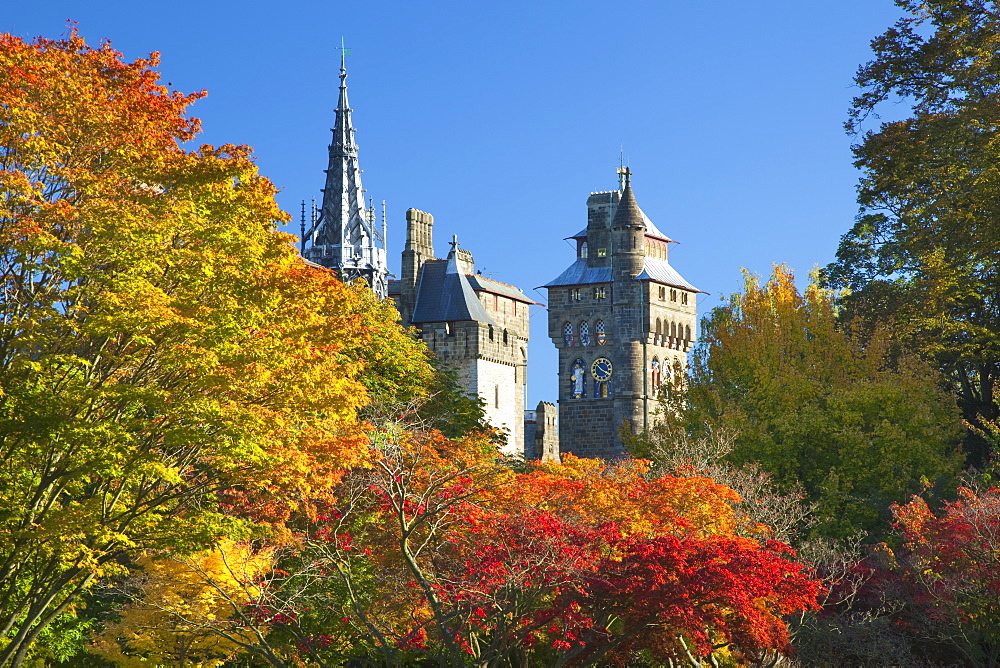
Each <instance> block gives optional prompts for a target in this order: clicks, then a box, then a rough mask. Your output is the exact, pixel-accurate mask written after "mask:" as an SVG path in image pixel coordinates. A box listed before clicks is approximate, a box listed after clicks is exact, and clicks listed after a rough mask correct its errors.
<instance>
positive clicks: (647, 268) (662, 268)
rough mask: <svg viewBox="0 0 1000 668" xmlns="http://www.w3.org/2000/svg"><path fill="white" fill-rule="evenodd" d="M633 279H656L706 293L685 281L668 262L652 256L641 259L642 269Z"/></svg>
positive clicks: (659, 281) (658, 281)
mask: <svg viewBox="0 0 1000 668" xmlns="http://www.w3.org/2000/svg"><path fill="white" fill-rule="evenodd" d="M635 280H637V281H656V282H657V283H666V284H667V285H673V286H675V287H678V288H684V289H685V290H691V291H692V292H702V293H704V294H706V295H707V294H708V293H707V292H705V291H704V290H699V289H698V288H696V287H694V286H693V285H691V284H690V283H688V282H687V281H685V280H684V277H683V276H681V275H680V274H678V273H677V270H676V269H674V268H673V267H671V266H670V263H669V262H667V261H666V260H660V259H658V258H653V257H647V258H646V259H645V260H644V261H643V265H642V271H641V272H640V273H639V275H638V276H636V277H635Z"/></svg>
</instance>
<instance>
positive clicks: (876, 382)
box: [647, 266, 960, 535]
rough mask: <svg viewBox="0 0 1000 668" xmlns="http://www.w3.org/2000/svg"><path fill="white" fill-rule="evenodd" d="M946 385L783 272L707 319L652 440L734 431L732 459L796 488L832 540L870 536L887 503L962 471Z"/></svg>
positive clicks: (818, 291) (751, 286)
mask: <svg viewBox="0 0 1000 668" xmlns="http://www.w3.org/2000/svg"><path fill="white" fill-rule="evenodd" d="M938 383H939V379H938V375H937V374H936V373H935V372H934V371H933V370H932V369H931V368H930V367H929V366H928V365H927V364H926V363H924V362H922V361H920V360H919V359H917V358H916V357H914V356H906V355H903V356H896V355H894V354H893V350H892V349H891V347H890V342H889V340H888V339H887V337H886V336H885V335H884V333H882V332H877V333H876V334H875V335H873V336H871V337H869V338H867V339H864V338H861V337H860V336H858V335H856V334H852V333H851V332H849V331H844V330H843V329H841V328H840V327H839V323H838V314H837V310H836V308H835V306H834V294H833V293H832V292H830V291H828V290H824V289H822V288H820V287H819V286H818V285H816V284H815V282H814V283H812V284H811V285H809V287H807V288H806V290H805V293H804V294H803V293H800V292H799V291H798V289H797V288H796V287H795V283H794V276H793V275H792V272H791V271H790V270H788V269H787V268H785V267H781V266H779V267H776V268H775V269H774V272H773V273H772V275H771V277H770V279H769V280H768V282H767V283H766V284H763V285H762V284H761V283H760V282H759V280H758V279H757V278H756V277H754V276H751V275H747V277H746V283H745V286H744V290H743V292H742V293H739V294H735V295H732V296H731V297H730V301H729V304H728V305H727V306H724V307H720V308H717V309H715V310H714V311H712V313H710V314H709V316H708V317H707V318H706V319H705V320H704V321H703V324H702V338H701V341H700V343H699V345H698V347H697V348H696V350H695V353H694V359H693V362H692V364H691V365H690V367H689V370H688V379H687V385H686V387H685V388H683V389H682V390H681V391H679V392H674V393H673V395H672V396H671V398H670V400H669V401H668V402H667V404H666V406H665V415H664V420H663V423H662V424H661V425H659V426H658V427H655V428H654V429H653V430H652V433H651V434H649V435H647V439H648V440H652V441H660V442H661V445H662V446H663V448H665V449H668V450H669V447H670V443H671V442H678V441H683V440H684V439H687V438H706V437H709V436H711V434H712V433H721V432H724V431H726V430H735V431H736V432H737V436H736V439H735V443H734V446H735V447H734V448H733V451H732V453H730V454H729V456H728V459H729V460H730V461H732V462H734V463H747V462H758V463H759V464H760V466H761V467H762V468H763V469H764V470H765V471H768V472H770V473H771V474H772V475H773V476H774V477H775V480H776V482H777V483H779V484H780V485H782V486H784V487H785V488H786V489H790V488H791V487H793V486H795V485H796V484H797V483H799V482H800V483H801V484H802V485H803V486H804V488H805V490H806V493H807V494H808V495H809V496H810V497H811V498H812V499H813V500H814V501H816V502H818V507H817V512H818V515H819V517H820V518H821V519H822V524H821V527H822V529H823V530H824V531H825V532H826V533H830V534H834V535H842V534H849V533H852V532H853V531H855V530H857V529H867V530H870V529H873V528H875V527H877V526H878V524H879V521H880V519H888V518H883V513H885V510H886V509H887V507H888V505H889V503H890V502H892V501H902V500H903V499H905V498H907V497H908V496H909V495H910V494H911V493H913V492H916V491H919V490H920V488H921V485H922V484H923V482H922V481H934V480H936V479H938V478H945V477H948V476H950V475H952V474H954V473H955V472H956V471H957V470H958V467H959V465H960V458H959V457H958V455H957V453H956V438H957V433H958V429H959V424H958V415H957V411H956V409H955V407H954V402H953V400H951V398H950V397H949V396H948V395H947V394H946V393H944V392H943V391H942V390H941V389H940V388H939V386H938ZM654 451H655V449H654Z"/></svg>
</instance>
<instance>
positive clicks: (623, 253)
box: [545, 168, 701, 459]
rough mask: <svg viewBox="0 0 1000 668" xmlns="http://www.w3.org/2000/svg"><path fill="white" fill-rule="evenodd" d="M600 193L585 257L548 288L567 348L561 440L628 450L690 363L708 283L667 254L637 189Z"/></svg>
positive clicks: (591, 453) (627, 181)
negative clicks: (634, 433)
mask: <svg viewBox="0 0 1000 668" xmlns="http://www.w3.org/2000/svg"><path fill="white" fill-rule="evenodd" d="M620 174H621V176H622V177H623V180H622V188H621V190H612V191H608V192H599V193H592V194H591V196H590V198H589V199H588V200H587V209H588V215H587V227H586V229H584V230H582V231H581V232H579V233H577V234H576V235H574V236H573V237H570V238H572V239H574V240H575V241H576V243H577V258H576V261H575V262H574V263H573V264H572V265H570V267H569V268H568V269H566V271H564V272H563V273H562V274H561V275H560V276H559V277H558V278H556V279H555V280H554V281H552V282H550V283H548V284H547V285H545V287H546V288H547V289H548V291H549V336H550V337H551V338H552V341H553V342H554V343H555V345H556V347H557V348H558V349H559V449H560V451H561V452H572V453H573V454H576V455H578V456H584V457H604V458H609V459H613V458H618V457H623V456H625V455H626V454H627V453H626V452H625V449H624V446H623V445H622V441H621V438H620V436H619V433H620V431H621V429H622V427H623V426H625V425H626V424H628V425H630V426H631V428H632V429H634V430H641V429H644V428H647V427H649V426H650V424H651V421H652V420H653V416H654V409H655V408H656V398H657V394H658V393H659V390H660V388H661V386H662V385H663V384H664V383H666V382H668V381H669V380H670V378H671V377H672V375H673V374H675V373H677V372H678V371H679V370H681V369H683V367H684V365H685V362H686V358H687V351H688V350H689V349H690V347H691V343H692V342H693V334H694V332H695V327H696V317H697V314H696V311H695V296H696V294H697V293H698V292H701V291H700V290H698V289H697V288H695V287H694V286H692V285H691V284H689V283H688V282H687V281H685V280H684V279H683V278H682V277H681V275H680V274H678V273H677V272H676V271H675V270H674V269H673V267H671V266H670V264H669V263H668V262H667V250H668V248H667V247H668V244H670V243H675V242H673V240H672V239H670V238H668V237H667V236H665V235H664V234H663V233H662V232H660V231H659V230H658V229H657V228H656V226H655V225H654V224H653V223H652V221H651V220H650V219H649V218H648V217H647V216H646V214H645V213H643V211H642V209H640V208H639V205H638V203H637V202H636V200H635V195H634V194H633V193H632V185H631V172H630V171H629V170H628V168H625V169H623V170H621V171H620Z"/></svg>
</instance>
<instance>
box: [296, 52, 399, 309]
mask: <svg viewBox="0 0 1000 668" xmlns="http://www.w3.org/2000/svg"><path fill="white" fill-rule="evenodd" d="M346 53H347V49H343V48H342V49H341V56H340V97H339V99H338V102H337V110H336V115H337V119H336V122H335V123H334V126H333V141H332V142H331V143H330V147H329V152H330V158H329V164H328V167H327V169H326V185H325V187H324V188H323V202H322V204H321V205H320V209H319V216H317V217H316V219H315V220H314V221H312V224H311V226H310V227H309V229H308V230H307V231H305V232H304V234H303V235H302V256H303V257H305V258H306V259H308V260H310V261H312V262H315V263H316V264H319V265H322V266H324V267H329V268H330V269H335V270H336V271H337V272H338V273H339V274H340V277H341V279H342V280H344V281H353V280H356V279H359V278H360V279H364V280H365V281H366V282H367V283H368V285H369V286H370V287H371V289H372V290H373V291H374V292H375V294H377V295H378V296H379V297H381V298H385V297H386V296H387V294H388V279H389V270H388V267H387V266H386V257H385V229H384V223H383V228H382V229H381V230H379V229H378V226H377V224H376V220H375V212H374V211H373V210H372V209H371V208H369V207H366V206H365V190H364V188H363V187H362V186H361V168H360V167H359V166H358V145H357V144H356V143H355V141H354V124H353V122H352V120H351V108H350V105H349V104H348V102H347V68H346V64H345V60H344V57H345V54H346Z"/></svg>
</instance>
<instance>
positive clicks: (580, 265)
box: [542, 257, 611, 288]
mask: <svg viewBox="0 0 1000 668" xmlns="http://www.w3.org/2000/svg"><path fill="white" fill-rule="evenodd" d="M610 281H611V267H588V266H587V258H584V257H581V258H577V260H576V262H574V263H573V264H571V265H570V266H569V268H567V269H566V271H564V272H563V273H561V274H559V276H557V277H556V278H555V279H554V280H551V281H549V282H548V283H546V284H545V285H543V286H542V287H543V288H554V287H556V286H560V285H585V284H588V283H608V282H610Z"/></svg>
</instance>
